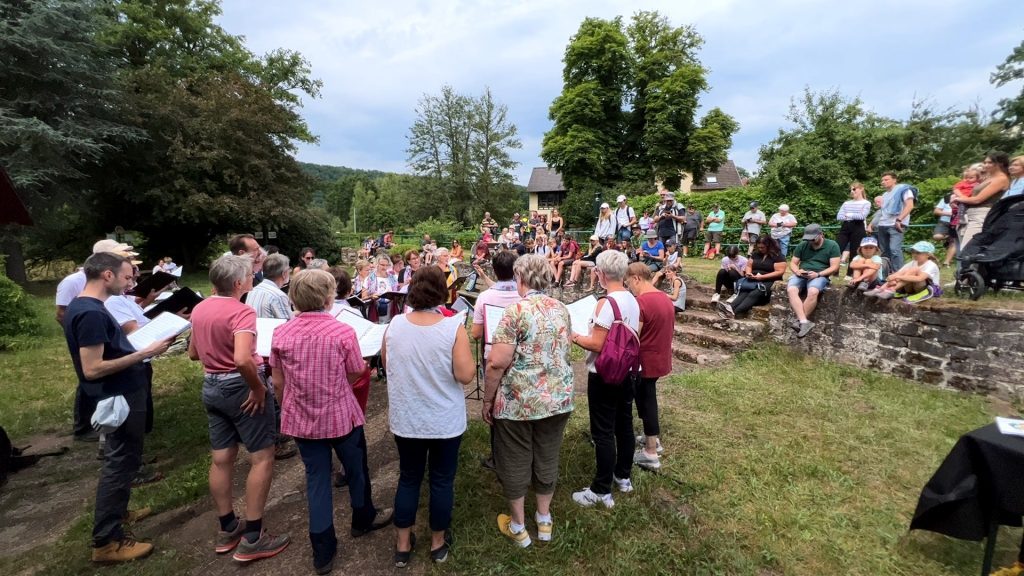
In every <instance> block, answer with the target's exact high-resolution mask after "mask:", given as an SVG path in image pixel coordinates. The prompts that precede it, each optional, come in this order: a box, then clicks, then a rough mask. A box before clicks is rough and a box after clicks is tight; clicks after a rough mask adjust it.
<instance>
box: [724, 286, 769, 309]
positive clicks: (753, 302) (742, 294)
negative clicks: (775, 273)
mask: <svg viewBox="0 0 1024 576" xmlns="http://www.w3.org/2000/svg"><path fill="white" fill-rule="evenodd" d="M748 283H749V284H748ZM756 284H764V286H765V289H764V290H763V291H762V290H758V289H756V288H755V289H753V290H746V289H741V290H740V291H739V293H738V294H737V295H736V299H735V300H733V301H732V311H733V312H734V313H735V314H736V315H737V316H738V315H740V314H746V312H747V311H748V310H750V309H751V308H753V307H754V306H764V305H765V304H768V303H769V302H771V300H772V284H774V282H761V283H757V282H753V281H751V280H744V281H743V286H741V287H742V288H748V287H750V286H754V285H756Z"/></svg>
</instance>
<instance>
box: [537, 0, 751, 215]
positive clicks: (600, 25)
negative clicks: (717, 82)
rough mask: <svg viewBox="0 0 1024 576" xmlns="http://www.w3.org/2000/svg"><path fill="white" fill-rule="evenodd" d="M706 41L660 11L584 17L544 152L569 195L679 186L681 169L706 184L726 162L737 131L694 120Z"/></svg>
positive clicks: (722, 120) (727, 120)
mask: <svg viewBox="0 0 1024 576" xmlns="http://www.w3.org/2000/svg"><path fill="white" fill-rule="evenodd" d="M702 44H703V39H702V38H701V37H700V35H699V34H698V33H697V32H696V30H695V29H694V28H693V27H691V26H681V27H674V26H672V24H671V23H670V22H669V20H668V19H667V18H665V17H664V16H661V15H660V14H658V13H657V12H638V13H636V14H635V15H633V17H632V18H631V20H630V22H629V24H628V25H626V24H625V23H624V22H623V20H622V18H621V17H617V18H614V19H612V20H604V19H600V18H587V19H586V20H584V21H583V23H582V24H581V25H580V28H579V30H578V31H577V32H576V34H575V35H574V36H573V37H572V38H571V39H570V41H569V45H568V46H567V47H566V51H565V57H564V60H563V62H564V64H565V66H564V69H563V73H562V79H563V83H564V86H563V90H562V93H561V94H560V95H559V96H558V97H557V98H555V100H554V102H553V103H552V105H551V110H550V117H551V120H552V121H553V122H554V126H553V127H552V128H551V130H550V131H548V132H547V133H546V134H545V136H544V142H543V147H542V150H541V157H542V158H544V161H545V162H547V163H548V165H550V166H553V167H554V168H556V169H557V170H558V171H559V172H560V173H561V174H562V178H563V181H564V182H565V184H566V185H567V187H568V188H569V189H570V195H572V194H577V195H579V194H581V193H583V192H582V191H583V190H587V192H585V193H586V194H587V195H590V192H589V190H593V189H596V188H608V187H613V186H616V185H619V184H621V183H623V182H649V183H651V184H653V182H654V180H656V179H663V180H665V181H666V183H667V184H668V185H670V186H672V187H675V186H677V185H678V183H679V177H680V174H681V173H682V172H684V171H685V172H689V173H691V174H693V176H694V178H695V179H700V178H701V177H702V176H703V175H704V174H705V173H706V172H708V171H710V170H714V169H715V168H717V167H718V165H719V164H721V163H722V162H723V161H725V160H726V155H727V153H728V150H729V148H730V147H731V145H732V135H733V134H734V133H735V132H736V130H737V129H738V128H739V126H738V124H737V123H736V121H735V120H734V119H732V118H731V117H730V116H729V115H727V114H725V113H724V112H722V111H721V110H719V109H718V108H714V109H712V110H709V111H708V113H707V114H706V115H705V116H704V117H703V118H700V119H698V115H697V111H698V108H699V106H700V96H701V94H703V93H704V92H706V91H707V89H708V85H707V78H706V77H707V70H706V69H705V68H704V67H703V65H701V63H700V61H699V59H698V58H697V52H698V50H699V49H700V47H701V45H702ZM577 203H579V202H577ZM570 204H572V203H571V202H570ZM581 205H582V204H581Z"/></svg>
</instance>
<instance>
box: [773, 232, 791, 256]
mask: <svg viewBox="0 0 1024 576" xmlns="http://www.w3.org/2000/svg"><path fill="white" fill-rule="evenodd" d="M776 242H778V243H779V252H780V253H782V257H783V258H785V257H786V256H788V255H789V236H783V237H782V238H776Z"/></svg>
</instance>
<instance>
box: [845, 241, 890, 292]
mask: <svg viewBox="0 0 1024 576" xmlns="http://www.w3.org/2000/svg"><path fill="white" fill-rule="evenodd" d="M881 269H882V257H881V256H880V255H879V254H878V240H875V238H874V236H865V237H864V239H863V240H861V241H860V248H858V249H857V256H855V257H854V258H853V261H851V262H850V270H852V271H853V276H850V279H849V283H848V284H847V287H848V288H854V287H856V288H857V290H860V291H861V292H867V291H868V290H870V289H872V288H875V287H876V286H878V284H879V282H880V281H881V280H882V279H881V278H879V273H880V271H881Z"/></svg>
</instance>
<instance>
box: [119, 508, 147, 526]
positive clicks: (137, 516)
mask: <svg viewBox="0 0 1024 576" xmlns="http://www.w3.org/2000/svg"><path fill="white" fill-rule="evenodd" d="M152 514H153V509H152V508H150V507H149V506H146V507H145V508H139V509H138V510H129V511H128V514H126V515H125V517H124V523H125V524H134V523H136V522H139V521H142V520H145V519H146V518H149V517H150V515H152Z"/></svg>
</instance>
